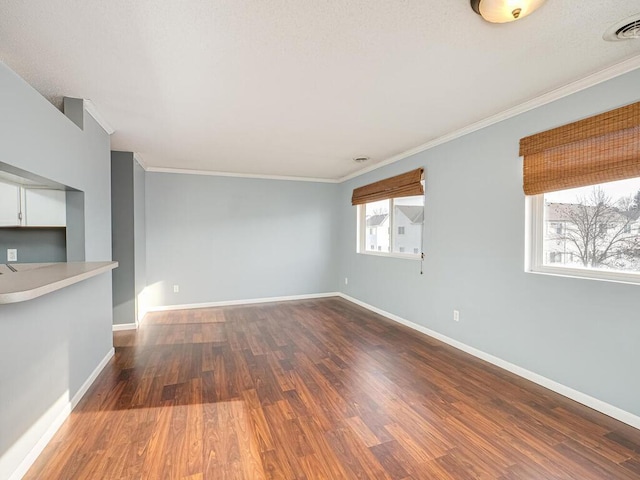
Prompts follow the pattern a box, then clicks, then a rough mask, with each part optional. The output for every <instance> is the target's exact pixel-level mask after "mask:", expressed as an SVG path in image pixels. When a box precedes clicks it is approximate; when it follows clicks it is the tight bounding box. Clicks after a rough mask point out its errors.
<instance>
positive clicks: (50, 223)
mask: <svg viewBox="0 0 640 480" xmlns="http://www.w3.org/2000/svg"><path fill="white" fill-rule="evenodd" d="M66 199H67V196H66V192H65V191H64V190H49V189H46V188H31V187H22V186H20V185H15V184H10V183H4V182H0V226H1V227H64V226H66V224H67V200H66Z"/></svg>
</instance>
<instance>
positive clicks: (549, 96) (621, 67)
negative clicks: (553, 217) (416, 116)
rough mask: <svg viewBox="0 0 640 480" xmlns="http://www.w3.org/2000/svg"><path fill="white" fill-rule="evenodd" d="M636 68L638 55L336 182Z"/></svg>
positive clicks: (339, 180) (340, 181)
mask: <svg viewBox="0 0 640 480" xmlns="http://www.w3.org/2000/svg"><path fill="white" fill-rule="evenodd" d="M637 68H640V55H638V56H636V57H632V58H630V59H628V60H625V61H623V62H620V63H617V64H615V65H613V66H611V67H608V68H605V69H604V70H600V71H598V72H596V73H593V74H591V75H589V76H587V77H584V78H581V79H580V80H577V81H575V82H571V83H569V84H567V85H564V86H563V87H560V88H556V89H555V90H551V91H550V92H547V93H545V94H543V95H540V96H539V97H536V98H534V99H532V100H529V101H526V102H524V103H521V104H520V105H517V106H515V107H512V108H509V109H507V110H504V111H502V112H500V113H497V114H495V115H492V116H490V117H487V118H485V119H484V120H480V121H479V122H476V123H472V124H471V125H467V126H466V127H463V128H461V129H459V130H455V131H453V132H450V133H447V134H445V135H442V136H440V137H438V138H435V139H433V140H430V141H428V142H427V143H423V144H422V145H418V146H417V147H414V148H411V149H409V150H405V151H404V152H402V153H399V154H397V155H394V156H393V157H389V158H387V159H386V160H382V161H381V162H378V163H375V164H373V165H371V166H369V167H365V168H363V169H361V170H357V171H355V172H353V173H350V174H348V175H345V176H344V177H341V178H339V179H338V183H342V182H346V181H347V180H351V179H352V178H356V177H359V176H360V175H364V174H365V173H368V172H372V171H373V170H377V169H378V168H382V167H385V166H387V165H390V164H392V163H395V162H398V161H400V160H402V159H404V158H407V157H410V156H412V155H415V154H416V153H420V152H424V151H425V150H429V149H430V148H433V147H436V146H438V145H441V144H443V143H447V142H450V141H451V140H454V139H456V138H459V137H462V136H464V135H467V134H469V133H472V132H475V131H477V130H481V129H483V128H486V127H488V126H491V125H493V124H494V123H498V122H502V121H503V120H507V119H509V118H511V117H515V116H516V115H520V114H521V113H525V112H528V111H529V110H533V109H535V108H538V107H541V106H543V105H546V104H548V103H551V102H554V101H556V100H559V99H561V98H564V97H567V96H569V95H572V94H574V93H577V92H580V91H582V90H585V89H587V88H589V87H593V86H595V85H597V84H599V83H602V82H606V81H607V80H611V79H612V78H615V77H619V76H620V75H624V74H625V73H628V72H631V71H632V70H636V69H637Z"/></svg>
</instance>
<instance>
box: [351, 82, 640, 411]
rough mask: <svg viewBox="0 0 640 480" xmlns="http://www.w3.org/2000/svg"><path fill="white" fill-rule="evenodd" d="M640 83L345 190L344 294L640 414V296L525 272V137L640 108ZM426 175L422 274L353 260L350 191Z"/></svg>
mask: <svg viewBox="0 0 640 480" xmlns="http://www.w3.org/2000/svg"><path fill="white" fill-rule="evenodd" d="M639 85H640V70H637V71H634V72H632V73H630V74H627V75H625V76H622V77H619V78H616V79H613V80H611V81H609V82H606V83H604V84H600V85H598V86H595V87H593V88H590V89H588V90H585V91H582V92H579V93H577V94H574V95H571V96H569V97H566V98H564V99H562V100H559V101H556V102H553V103H551V104H548V105H546V106H543V107H540V108H537V109H535V110H532V111H530V112H527V113H525V114H522V115H519V116H517V117H514V118H511V119H509V120H506V121H503V122H501V123H498V124H495V125H493V126H490V127H488V128H484V129H482V130H480V131H477V132H475V133H472V134H469V135H466V136H464V137H461V138H458V139H456V140H453V141H451V142H449V143H446V144H443V145H440V146H438V147H435V148H432V149H430V150H427V151H425V152H422V153H420V154H417V155H414V156H412V157H410V158H407V159H405V160H402V161H400V162H398V163H395V164H392V165H389V166H387V167H384V168H381V169H378V170H375V171H373V172H370V173H368V174H365V175H363V176H360V177H357V178H355V179H353V180H351V181H349V182H346V183H344V184H342V185H341V186H340V205H341V210H340V219H339V224H338V231H339V232H340V248H339V255H338V268H339V272H338V278H339V284H340V285H341V287H340V288H341V289H342V291H343V292H344V293H346V294H347V295H350V296H352V297H355V298H357V299H359V300H361V301H364V302H366V303H369V304H371V305H374V306H376V307H378V308H381V309H383V310H386V311H388V312H391V313H394V314H396V315H398V316H400V317H403V318H405V319H407V320H410V321H412V322H414V323H417V324H419V325H422V326H424V327H427V328H430V329H432V330H435V331H437V332H440V333H441V334H444V335H446V336H449V337H451V338H453V339H456V340H458V341H460V342H463V343H465V344H467V345H470V346H472V347H475V348H478V349H480V350H482V351H484V352H487V353H490V354H492V355H495V356H497V357H500V358H502V359H504V360H507V361H509V362H512V363H514V364H516V365H519V366H521V367H524V368H526V369H528V370H530V371H533V372H536V373H538V374H540V375H543V376H545V377H547V378H550V379H552V380H555V381H557V382H560V383H561V384H564V385H567V386H569V387H571V388H574V389H576V390H578V391H581V392H583V393H586V394H588V395H591V396H593V397H596V398H598V399H601V400H603V401H605V402H608V403H610V404H612V405H615V406H617V407H619V408H622V409H624V410H627V411H629V412H631V413H633V414H635V415H640V376H639V375H638V371H637V367H638V365H640V348H639V344H638V339H640V316H639V312H640V290H639V289H640V287H639V286H637V285H626V284H620V283H611V282H603V281H593V280H583V279H575V278H564V277H557V276H548V275H540V274H531V273H525V272H524V242H525V238H524V226H525V197H524V194H523V192H522V186H521V185H522V161H521V160H520V159H519V157H518V141H519V139H520V138H521V137H524V136H527V135H530V134H533V133H537V132H539V131H542V130H546V129H548V128H552V127H555V126H559V125H562V124H565V123H567V122H571V121H575V120H577V119H580V118H583V117H586V116H590V115H593V114H596V113H600V112H603V111H606V110H609V109H612V108H615V107H618V106H621V105H624V104H628V103H632V102H634V101H638V100H639V99H640V88H638V86H639ZM419 166H424V167H426V203H425V253H426V260H425V265H424V269H425V273H424V275H420V274H419V263H418V262H416V261H411V260H402V259H394V258H382V257H375V256H370V255H361V254H356V251H355V244H356V212H355V207H352V206H351V205H350V202H349V200H350V196H351V192H352V190H353V188H355V187H359V186H361V185H364V184H367V183H370V182H372V181H376V180H380V179H382V178H385V177H389V176H391V175H394V174H398V173H402V172H405V171H407V170H410V169H412V168H416V167H419ZM344 277H348V278H349V284H348V285H346V286H345V285H344ZM454 309H458V310H460V321H459V322H458V323H456V322H453V320H452V311H453V310H454Z"/></svg>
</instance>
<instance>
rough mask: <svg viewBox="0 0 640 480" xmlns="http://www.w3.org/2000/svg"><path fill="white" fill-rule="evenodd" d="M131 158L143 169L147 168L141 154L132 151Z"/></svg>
mask: <svg viewBox="0 0 640 480" xmlns="http://www.w3.org/2000/svg"><path fill="white" fill-rule="evenodd" d="M133 159H134V160H135V161H136V162H138V165H140V166H141V167H142V169H143V170H144V171H147V170H148V169H149V167H147V164H146V162H145V161H144V160H143V158H142V156H141V155H140V154H139V153H135V152H134V154H133Z"/></svg>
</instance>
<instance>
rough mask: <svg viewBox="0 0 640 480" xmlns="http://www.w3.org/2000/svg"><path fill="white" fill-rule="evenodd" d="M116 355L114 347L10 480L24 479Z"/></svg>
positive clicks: (65, 406) (67, 403)
mask: <svg viewBox="0 0 640 480" xmlns="http://www.w3.org/2000/svg"><path fill="white" fill-rule="evenodd" d="M114 354H115V350H114V348H113V347H112V348H111V349H110V350H109V351H108V352H107V354H106V355H105V356H104V358H103V359H102V360H101V361H100V363H99V364H98V366H97V367H96V368H95V369H94V370H93V372H91V374H90V375H89V377H88V378H87V379H86V380H85V382H84V383H83V384H82V386H81V387H80V389H79V390H78V391H77V393H76V394H75V395H74V396H73V398H72V399H71V400H70V401H68V402H66V404H65V405H64V407H63V408H62V410H61V411H60V413H59V414H58V416H57V417H56V418H55V420H54V421H53V422H52V423H51V425H49V427H48V428H47V430H46V431H45V432H44V434H43V435H42V436H41V437H40V440H38V442H37V443H36V444H35V445H34V446H33V448H32V449H31V450H30V451H29V453H28V454H27V456H26V457H24V459H23V460H22V462H20V465H18V468H16V469H15V470H14V472H13V474H12V475H11V476H10V477H9V480H20V479H21V478H22V477H24V475H25V474H26V473H27V471H28V470H29V469H30V468H31V466H32V465H33V463H34V462H35V461H36V459H37V458H38V456H39V455H40V454H41V453H42V451H43V450H44V449H45V447H46V446H47V444H48V443H49V442H50V441H51V439H52V438H53V436H54V435H55V434H56V432H57V431H58V429H59V428H60V427H61V426H62V424H63V423H64V421H65V420H66V419H67V417H68V416H69V414H70V413H71V411H72V410H73V409H74V408H75V407H76V406H77V405H78V403H79V402H80V400H81V399H82V397H83V396H84V394H85V393H87V391H88V390H89V388H90V387H91V385H92V384H93V382H95V380H96V378H98V375H100V372H102V370H103V369H104V367H106V366H107V364H108V363H109V360H111V358H112V357H113V355H114Z"/></svg>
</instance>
